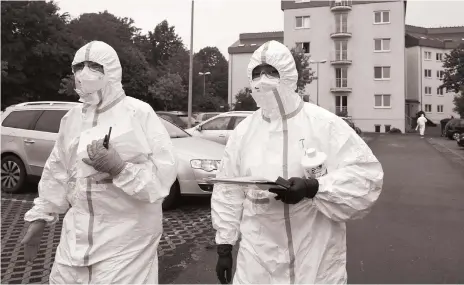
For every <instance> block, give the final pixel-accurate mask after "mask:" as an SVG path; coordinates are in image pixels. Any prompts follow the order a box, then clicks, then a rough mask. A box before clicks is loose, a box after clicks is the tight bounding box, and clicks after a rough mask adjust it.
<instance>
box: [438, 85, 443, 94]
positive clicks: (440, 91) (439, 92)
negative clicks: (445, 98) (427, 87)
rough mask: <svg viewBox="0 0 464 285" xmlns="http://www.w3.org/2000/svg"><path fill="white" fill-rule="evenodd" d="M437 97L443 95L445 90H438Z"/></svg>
mask: <svg viewBox="0 0 464 285" xmlns="http://www.w3.org/2000/svg"><path fill="white" fill-rule="evenodd" d="M437 95H443V88H440V87H438V88H437Z"/></svg>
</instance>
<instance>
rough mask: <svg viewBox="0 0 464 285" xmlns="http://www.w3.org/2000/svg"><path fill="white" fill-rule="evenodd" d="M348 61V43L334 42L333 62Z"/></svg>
mask: <svg viewBox="0 0 464 285" xmlns="http://www.w3.org/2000/svg"><path fill="white" fill-rule="evenodd" d="M347 59H348V41H347V40H343V41H340V40H338V41H335V60H347Z"/></svg>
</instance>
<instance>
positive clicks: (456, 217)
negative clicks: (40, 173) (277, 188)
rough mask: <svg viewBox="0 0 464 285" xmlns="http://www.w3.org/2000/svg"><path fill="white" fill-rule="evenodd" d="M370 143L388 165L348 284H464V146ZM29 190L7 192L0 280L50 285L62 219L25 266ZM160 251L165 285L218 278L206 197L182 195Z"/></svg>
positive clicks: (167, 218) (354, 234) (351, 245)
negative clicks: (8, 193)
mask: <svg viewBox="0 0 464 285" xmlns="http://www.w3.org/2000/svg"><path fill="white" fill-rule="evenodd" d="M366 140H367V141H369V144H370V146H371V148H372V150H373V151H374V153H375V154H376V155H377V157H378V158H379V160H380V161H381V162H382V165H383V167H384V171H385V181H384V189H383V192H382V195H381V196H380V199H379V201H378V203H377V204H376V205H375V207H374V208H373V210H372V212H371V213H370V215H368V216H367V217H366V218H365V219H363V220H358V221H352V222H350V223H348V226H347V227H348V233H347V235H348V236H347V245H348V265H347V270H348V276H349V279H348V282H349V283H370V284H372V283H411V284H412V283H464V272H463V271H462V268H464V247H463V246H462V241H463V240H464V230H463V227H462V217H463V213H464V191H463V190H462V189H464V187H463V185H464V167H463V166H464V158H460V157H459V156H456V153H460V154H462V153H463V152H464V151H462V149H460V148H458V147H457V145H456V142H453V141H448V140H446V139H443V138H439V137H433V138H425V139H421V138H420V137H418V136H414V135H386V134H381V135H372V136H369V138H367V139H366ZM453 143H454V145H456V148H454V147H453V146H454V145H453ZM30 192H31V193H26V194H21V195H7V194H2V201H1V206H2V208H1V214H2V224H1V238H2V258H1V283H2V284H7V283H8V284H19V283H22V284H24V283H47V282H48V274H49V271H50V268H51V265H52V263H53V256H54V254H55V249H56V246H57V244H58V242H59V234H60V229H61V223H57V224H56V225H54V226H52V227H49V228H48V229H47V230H46V232H45V233H44V237H43V240H42V245H41V249H40V252H39V256H38V258H37V259H36V260H35V261H34V263H32V264H26V263H25V261H24V259H23V254H22V250H21V247H20V245H19V241H20V240H21V238H22V236H23V235H24V233H25V231H26V226H25V224H24V222H23V216H24V213H25V212H26V211H27V210H28V209H29V208H30V207H31V205H32V200H33V198H34V197H35V194H34V189H31V190H30ZM159 255H160V263H159V271H160V273H159V279H160V280H159V281H160V283H165V284H167V283H170V284H186V283H195V284H208V283H209V284H211V283H216V282H217V280H216V277H215V272H214V267H215V262H216V250H215V247H214V231H213V229H212V227H211V220H210V208H209V199H208V198H195V199H191V198H189V199H184V201H183V203H182V205H181V206H180V207H179V208H178V209H176V210H172V211H166V212H165V213H164V234H163V238H162V240H161V243H160V248H159Z"/></svg>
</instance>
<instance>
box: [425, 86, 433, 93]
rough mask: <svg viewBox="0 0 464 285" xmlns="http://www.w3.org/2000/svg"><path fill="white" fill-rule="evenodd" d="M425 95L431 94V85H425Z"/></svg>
mask: <svg viewBox="0 0 464 285" xmlns="http://www.w3.org/2000/svg"><path fill="white" fill-rule="evenodd" d="M425 95H432V87H429V86H425Z"/></svg>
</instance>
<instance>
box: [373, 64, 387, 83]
mask: <svg viewBox="0 0 464 285" xmlns="http://www.w3.org/2000/svg"><path fill="white" fill-rule="evenodd" d="M374 78H375V79H377V80H386V79H390V66H376V67H374Z"/></svg>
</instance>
